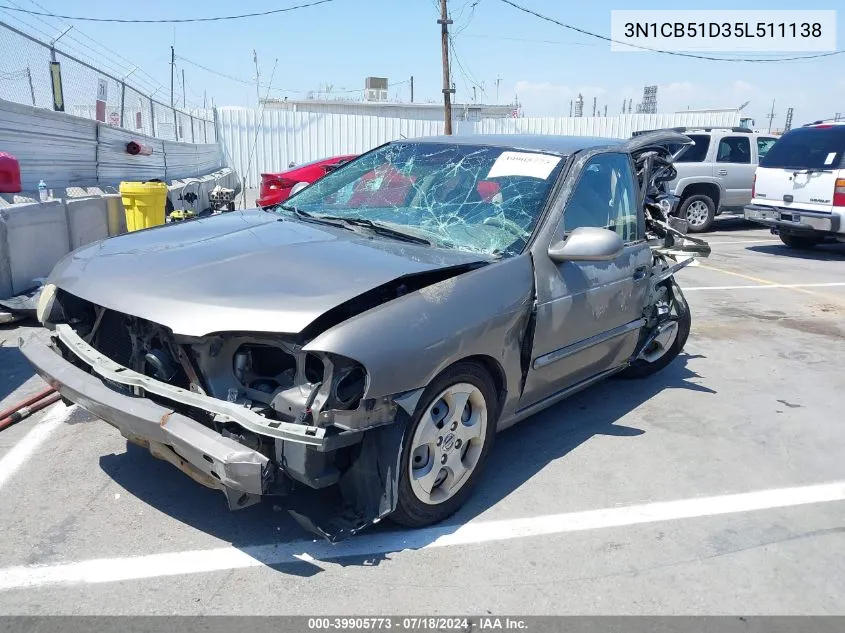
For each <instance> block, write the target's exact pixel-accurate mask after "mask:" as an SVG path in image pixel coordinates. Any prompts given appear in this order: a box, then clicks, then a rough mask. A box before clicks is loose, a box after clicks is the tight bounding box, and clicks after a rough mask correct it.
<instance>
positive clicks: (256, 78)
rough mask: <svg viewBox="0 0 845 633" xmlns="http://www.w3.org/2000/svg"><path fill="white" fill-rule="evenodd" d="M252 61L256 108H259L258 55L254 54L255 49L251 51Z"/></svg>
mask: <svg viewBox="0 0 845 633" xmlns="http://www.w3.org/2000/svg"><path fill="white" fill-rule="evenodd" d="M252 61H253V63H254V64H255V98H256V99H258V106H259V107H260V106H261V84H260V82H259V81H258V78H259V72H258V53H256V52H255V49H254V48H253V49H252Z"/></svg>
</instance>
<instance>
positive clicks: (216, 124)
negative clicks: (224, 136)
mask: <svg viewBox="0 0 845 633" xmlns="http://www.w3.org/2000/svg"><path fill="white" fill-rule="evenodd" d="M211 111H212V112H213V113H214V142H215V143H219V142H220V130H219V129H218V128H219V126H220V119H219V118H218V116H217V108H213V109H212V110H211Z"/></svg>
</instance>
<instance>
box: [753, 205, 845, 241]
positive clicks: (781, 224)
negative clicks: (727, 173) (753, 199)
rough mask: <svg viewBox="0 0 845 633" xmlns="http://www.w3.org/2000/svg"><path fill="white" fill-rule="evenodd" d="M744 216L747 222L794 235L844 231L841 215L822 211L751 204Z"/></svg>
mask: <svg viewBox="0 0 845 633" xmlns="http://www.w3.org/2000/svg"><path fill="white" fill-rule="evenodd" d="M743 215H744V216H745V219H746V220H750V221H752V222H756V223H758V224H762V225H764V226H768V227H771V228H774V229H779V230H788V231H790V232H793V233H815V234H836V233H841V232H842V230H843V227H842V221H841V218H840V216H839V215H836V214H833V213H823V212H820V211H803V210H801V209H786V208H782V207H769V206H764V205H759V204H749V205H746V206H745V209H744V212H743Z"/></svg>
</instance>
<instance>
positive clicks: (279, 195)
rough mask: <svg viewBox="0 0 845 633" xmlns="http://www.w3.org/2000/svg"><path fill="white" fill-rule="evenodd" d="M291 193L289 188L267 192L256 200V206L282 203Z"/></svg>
mask: <svg viewBox="0 0 845 633" xmlns="http://www.w3.org/2000/svg"><path fill="white" fill-rule="evenodd" d="M289 193H290V190H289V189H277V190H275V191H273V192H272V193H268V194H265V195H263V196H259V197H258V198H256V200H255V206H257V207H272V206H273V205H276V204H280V203H282V202H284V201H285V200H287V199H288V194H289Z"/></svg>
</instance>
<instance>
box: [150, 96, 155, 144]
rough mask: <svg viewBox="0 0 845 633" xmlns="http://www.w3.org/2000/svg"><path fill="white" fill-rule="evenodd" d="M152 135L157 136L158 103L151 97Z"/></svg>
mask: <svg viewBox="0 0 845 633" xmlns="http://www.w3.org/2000/svg"><path fill="white" fill-rule="evenodd" d="M150 136H152V137H153V138H156V104H155V101H153V100H152V99H150Z"/></svg>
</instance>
